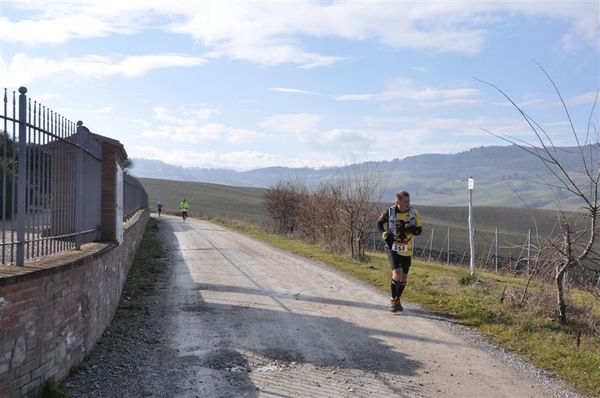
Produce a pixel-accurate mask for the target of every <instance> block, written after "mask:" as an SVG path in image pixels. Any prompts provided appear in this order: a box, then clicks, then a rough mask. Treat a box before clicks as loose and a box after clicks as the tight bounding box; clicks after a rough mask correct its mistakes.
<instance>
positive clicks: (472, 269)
mask: <svg viewBox="0 0 600 398" xmlns="http://www.w3.org/2000/svg"><path fill="white" fill-rule="evenodd" d="M474 186H475V182H474V180H473V177H469V247H470V248H471V258H470V261H469V266H470V268H471V276H474V275H475V246H474V242H473V241H474V240H475V239H474V236H473V189H474Z"/></svg>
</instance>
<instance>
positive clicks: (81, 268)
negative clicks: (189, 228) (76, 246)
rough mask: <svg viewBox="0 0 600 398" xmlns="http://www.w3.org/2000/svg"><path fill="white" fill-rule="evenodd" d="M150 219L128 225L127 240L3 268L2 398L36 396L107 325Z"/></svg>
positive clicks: (79, 358) (0, 321) (59, 376)
mask: <svg viewBox="0 0 600 398" xmlns="http://www.w3.org/2000/svg"><path fill="white" fill-rule="evenodd" d="M148 217H149V213H148V211H147V210H141V211H139V212H138V214H136V215H135V216H134V217H133V218H132V219H131V220H130V221H129V222H128V225H127V226H126V230H125V233H124V241H123V243H122V244H121V245H120V246H118V247H117V246H115V244H113V243H101V242H96V243H89V244H87V245H84V246H82V250H81V251H79V252H70V253H66V254H63V255H60V256H55V257H52V258H49V259H46V260H45V261H40V262H36V263H31V264H29V265H28V266H26V267H22V268H18V269H15V268H13V269H11V270H4V271H3V270H2V269H0V397H3V398H4V397H11V398H12V397H23V396H31V397H35V396H38V395H40V393H41V390H42V386H43V384H44V382H45V381H46V380H48V379H54V380H57V381H59V380H62V379H63V378H65V376H67V375H68V374H69V370H70V369H71V367H73V366H76V365H78V364H79V363H80V362H81V361H82V360H83V358H84V356H85V355H86V353H87V352H88V351H90V350H91V349H92V347H93V346H94V344H95V343H96V341H98V339H99V338H100V336H101V335H102V333H103V332H104V330H105V329H106V327H107V326H108V324H109V323H110V321H111V319H112V317H113V315H114V313H115V311H116V308H117V305H118V302H119V297H120V296H121V291H122V289H123V284H124V283H125V279H126V278H127V273H128V272H129V268H130V267H131V264H132V263H133V259H134V256H135V252H136V249H137V248H138V247H139V244H140V242H141V240H142V237H143V235H144V230H145V227H146V223H147V221H148Z"/></svg>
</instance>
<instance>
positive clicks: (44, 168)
mask: <svg viewBox="0 0 600 398" xmlns="http://www.w3.org/2000/svg"><path fill="white" fill-rule="evenodd" d="M26 93H27V89H26V88H25V87H21V88H19V93H18V94H17V93H16V92H15V91H13V92H12V93H9V92H8V90H7V89H6V88H5V89H4V98H3V104H2V109H1V112H2V113H1V114H0V123H1V125H0V129H1V131H0V140H1V142H0V145H1V148H0V154H1V157H2V158H1V161H0V166H1V167H2V170H1V172H0V177H1V178H2V181H1V183H0V185H1V186H0V189H1V191H0V194H1V195H2V196H1V198H0V199H1V200H0V205H1V213H2V214H1V240H2V242H1V251H0V260H1V262H0V264H1V265H3V266H6V265H19V266H21V265H24V264H25V262H28V261H33V260H38V259H42V258H44V257H47V256H49V255H52V254H56V253H60V252H63V251H65V250H71V249H77V250H79V249H80V247H81V245H82V244H84V243H87V242H91V241H94V240H97V239H99V238H100V231H101V223H102V215H101V211H102V210H101V197H102V143H101V142H99V141H98V140H97V139H96V138H95V137H94V135H93V134H91V133H90V131H89V130H88V129H87V128H86V127H85V126H83V123H82V122H77V123H74V122H72V121H70V120H68V119H67V118H65V117H64V116H62V115H60V114H58V113H57V112H54V111H53V110H51V109H49V108H47V107H45V106H43V105H42V104H40V103H38V102H37V101H32V100H31V99H30V98H27V96H26ZM131 180H134V179H133V178H132V177H129V178H128V179H127V182H124V190H125V192H127V195H126V197H125V198H124V203H123V206H124V208H126V209H128V212H127V217H130V216H131V214H133V213H134V212H135V211H136V210H138V209H140V208H143V207H147V195H146V192H145V191H144V190H143V188H142V187H141V185H140V184H139V183H137V184H136V182H135V181H131Z"/></svg>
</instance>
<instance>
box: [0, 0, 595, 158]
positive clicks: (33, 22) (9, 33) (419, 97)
mask: <svg viewBox="0 0 600 398" xmlns="http://www.w3.org/2000/svg"><path fill="white" fill-rule="evenodd" d="M540 67H541V68H543V69H544V70H545V71H546V72H547V73H548V75H549V76H550V77H551V78H552V80H553V81H554V83H555V84H556V86H557V87H558V89H559V92H560V94H561V96H562V98H563V99H564V101H565V103H566V105H567V107H568V110H569V112H570V117H571V119H572V121H573V124H574V126H575V128H576V130H577V131H579V132H580V133H581V134H583V135H584V136H585V131H586V128H587V126H588V121H589V120H591V121H592V122H593V123H594V124H595V125H596V126H598V125H599V124H600V123H599V122H598V120H599V116H598V111H597V110H596V112H595V113H593V115H592V116H591V119H590V112H591V110H592V107H593V105H594V101H595V99H596V96H597V92H598V89H599V87H600V2H599V1H597V0H595V1H564V2H563V1H527V2H526V1H514V2H504V1H497V2H493V1H486V2H482V1H443V2H428V1H419V2H408V1H366V0H362V1H293V0H284V1H267V0H263V1H227V0H220V1H200V0H198V1H185V0H170V1H162V0H126V1H124V0H120V1H113V0H99V1H59V0H57V1H51V0H45V1H34V0H18V1H11V0H9V1H7V0H0V88H7V89H8V90H9V92H11V91H13V90H17V89H18V87H20V86H26V87H27V89H28V95H29V96H30V98H32V100H36V101H38V102H41V103H42V104H44V105H45V106H47V107H49V108H51V109H53V110H55V111H57V112H59V113H60V114H62V115H63V116H64V117H66V118H68V119H70V120H73V121H77V120H82V121H83V122H84V124H85V125H86V126H87V127H88V128H89V129H90V130H92V131H93V132H95V133H98V134H102V135H106V136H109V137H112V138H115V139H117V140H120V141H121V142H122V143H123V144H124V145H125V148H126V151H127V153H128V155H129V157H133V158H146V159H157V160H162V161H164V162H167V163H170V164H175V165H181V166H195V167H209V168H231V169H235V170H248V169H255V168H262V167H270V166H290V167H304V166H309V167H328V166H340V165H347V164H350V163H354V162H363V161H369V160H391V159H394V158H400V159H402V158H404V157H406V156H412V155H417V154H422V153H457V152H461V151H464V150H468V149H470V148H474V147H479V146H482V145H505V144H506V142H505V141H503V140H502V139H500V138H498V137H496V136H495V135H494V134H497V135H503V136H511V137H514V138H515V139H519V140H525V141H527V142H533V140H534V137H532V132H531V130H530V129H529V128H528V127H527V125H526V124H525V122H524V120H523V119H522V118H521V116H520V115H519V113H518V112H517V110H516V109H515V108H514V107H513V106H511V105H510V103H509V102H508V101H507V100H506V98H504V96H503V95H502V94H501V93H500V92H499V91H497V90H496V89H494V88H493V87H491V86H489V85H487V84H486V83H484V82H488V83H492V84H494V85H496V86H497V87H498V88H500V89H501V90H503V91H504V92H505V93H506V94H508V95H509V96H510V97H511V98H512V99H513V100H514V102H515V103H516V104H517V105H518V106H519V107H521V109H523V110H524V111H525V112H526V113H527V114H528V115H530V117H532V118H533V119H534V120H535V121H536V122H537V123H539V124H540V125H542V126H543V127H544V128H545V129H546V130H547V131H548V133H549V134H550V136H551V138H552V139H553V141H554V142H555V144H557V145H572V144H573V143H574V142H575V141H574V138H573V134H572V132H571V129H570V127H569V124H568V118H567V116H566V114H565V112H564V109H563V107H562V104H561V102H560V100H559V97H558V95H557V93H556V92H555V90H554V87H553V84H552V82H551V81H550V80H549V79H548V77H546V75H545V73H544V71H543V70H542V69H541V68H540ZM482 81H483V82H482ZM490 132H492V133H494V134H490Z"/></svg>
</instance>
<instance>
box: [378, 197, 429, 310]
mask: <svg viewBox="0 0 600 398" xmlns="http://www.w3.org/2000/svg"><path fill="white" fill-rule="evenodd" d="M385 224H388V227H387V229H386V228H384V225H385ZM377 229H378V230H379V232H381V233H382V234H381V237H382V239H383V240H384V241H385V243H386V252H387V255H388V259H389V260H390V266H391V267H392V281H391V284H390V288H391V292H392V298H391V302H390V311H391V312H398V311H403V310H404V308H403V307H402V303H401V302H400V297H401V296H402V292H404V288H405V287H406V277H407V275H408V270H409V269H410V263H411V259H412V253H413V244H414V239H413V237H414V236H416V235H420V234H421V232H422V225H421V216H420V215H419V212H418V211H417V210H416V209H413V208H412V207H410V195H409V193H408V192H406V191H401V192H398V193H397V194H396V204H395V205H394V206H392V207H390V208H389V209H388V210H387V211H385V212H383V213H381V215H380V216H379V218H378V219H377Z"/></svg>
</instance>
